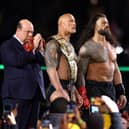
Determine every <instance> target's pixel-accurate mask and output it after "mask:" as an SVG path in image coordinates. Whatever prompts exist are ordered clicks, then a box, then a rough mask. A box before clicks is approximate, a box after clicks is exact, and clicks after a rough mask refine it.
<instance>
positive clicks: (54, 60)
mask: <svg viewBox="0 0 129 129" xmlns="http://www.w3.org/2000/svg"><path fill="white" fill-rule="evenodd" d="M58 49H59V48H58V45H57V43H56V41H55V40H51V41H49V42H48V43H47V45H46V49H45V62H46V66H47V67H48V68H50V67H53V68H56V67H57V66H58V59H59V54H58Z"/></svg>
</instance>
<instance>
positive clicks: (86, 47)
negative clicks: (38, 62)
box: [79, 40, 95, 56]
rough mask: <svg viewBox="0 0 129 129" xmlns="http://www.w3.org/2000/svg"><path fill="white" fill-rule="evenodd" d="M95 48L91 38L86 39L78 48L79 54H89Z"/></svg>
mask: <svg viewBox="0 0 129 129" xmlns="http://www.w3.org/2000/svg"><path fill="white" fill-rule="evenodd" d="M94 49H95V45H94V43H93V42H92V40H88V41H86V42H85V43H84V44H83V45H82V46H81V48H80V50H79V55H80V56H90V55H91V54H92V52H93V50H94Z"/></svg>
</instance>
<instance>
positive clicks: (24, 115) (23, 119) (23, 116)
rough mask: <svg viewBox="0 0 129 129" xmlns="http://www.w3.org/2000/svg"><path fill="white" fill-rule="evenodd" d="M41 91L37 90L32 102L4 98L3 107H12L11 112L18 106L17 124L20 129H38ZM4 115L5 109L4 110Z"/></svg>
mask: <svg viewBox="0 0 129 129" xmlns="http://www.w3.org/2000/svg"><path fill="white" fill-rule="evenodd" d="M40 97H41V92H40V89H39V88H37V90H36V94H35V96H34V97H33V98H32V99H31V100H24V99H14V98H3V107H6V106H10V111H11V110H12V109H14V108H15V107H16V105H17V110H18V112H17V117H16V122H17V126H18V129H31V128H33V129H36V124H37V120H38V118H39V110H40V100H41V98H40ZM3 113H4V108H3Z"/></svg>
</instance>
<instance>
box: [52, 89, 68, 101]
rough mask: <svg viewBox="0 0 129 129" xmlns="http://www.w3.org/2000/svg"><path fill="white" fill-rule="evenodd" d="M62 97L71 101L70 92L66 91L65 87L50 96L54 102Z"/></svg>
mask: <svg viewBox="0 0 129 129" xmlns="http://www.w3.org/2000/svg"><path fill="white" fill-rule="evenodd" d="M60 97H63V98H65V99H66V100H67V101H70V97H69V95H68V93H67V92H66V90H64V89H60V90H56V91H54V92H53V93H52V95H51V96H50V101H51V102H53V101H54V100H55V99H57V98H60Z"/></svg>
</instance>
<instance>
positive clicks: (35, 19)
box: [0, 0, 129, 98]
mask: <svg viewBox="0 0 129 129" xmlns="http://www.w3.org/2000/svg"><path fill="white" fill-rule="evenodd" d="M98 10H102V11H103V12H104V13H105V14H106V15H107V18H108V20H109V22H110V25H111V30H112V32H113V34H114V35H115V36H116V38H117V39H118V41H119V43H120V44H121V46H122V47H123V48H124V52H123V53H121V54H120V55H118V64H119V66H128V64H129V54H128V53H129V50H128V49H129V44H128V42H129V0H1V3H0V44H1V43H2V42H3V41H4V40H7V39H8V38H10V37H11V36H12V35H13V34H14V33H15V27H16V24H17V22H18V21H19V20H20V19H22V18H28V19H29V20H31V21H32V23H33V24H34V26H35V33H37V32H40V33H41V34H42V35H43V37H44V38H45V39H46V38H47V37H49V36H50V35H52V34H55V33H56V32H57V19H58V17H59V16H60V15H61V14H63V13H72V14H73V15H74V16H75V18H76V22H77V33H76V34H74V35H73V36H72V43H73V45H74V46H75V49H76V48H77V40H78V38H79V36H80V32H81V30H82V29H83V27H84V24H86V23H87V21H88V20H89V17H90V15H92V13H94V12H96V11H98ZM43 72H44V73H45V76H46V77H47V75H46V72H45V71H43ZM122 77H123V82H124V85H125V88H126V95H127V97H128V93H129V88H128V85H129V79H128V78H129V72H122ZM2 80H3V70H0V85H1V83H2ZM46 80H47V79H46ZM23 81H24V80H23ZM46 84H47V81H46ZM128 98H129V97H128Z"/></svg>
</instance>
